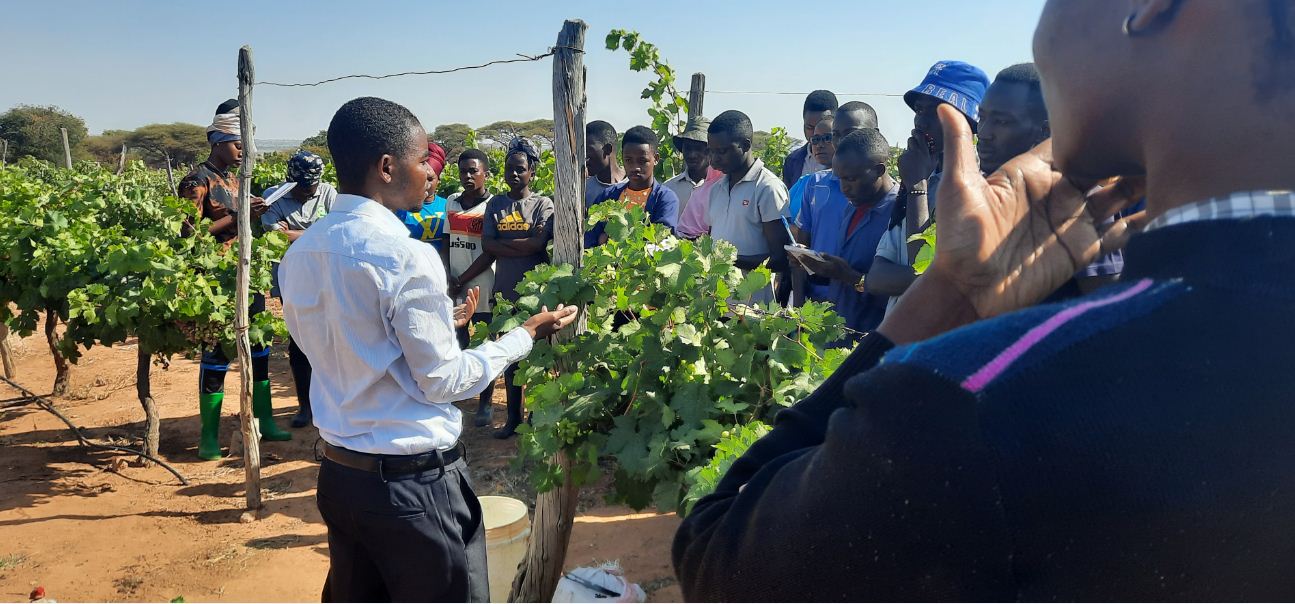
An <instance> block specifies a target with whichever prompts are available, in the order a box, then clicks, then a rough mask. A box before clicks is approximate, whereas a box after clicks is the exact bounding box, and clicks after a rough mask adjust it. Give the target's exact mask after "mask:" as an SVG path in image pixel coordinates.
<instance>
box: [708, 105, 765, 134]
mask: <svg viewBox="0 0 1295 604" xmlns="http://www.w3.org/2000/svg"><path fill="white" fill-rule="evenodd" d="M706 133H707V134H724V135H727V136H729V137H730V138H734V139H737V140H748V141H749V140H751V137H752V135H753V133H752V129H751V118H749V117H747V116H746V114H745V113H742V112H741V111H738V110H736V109H729V110H728V111H725V112H724V113H721V114H719V115H717V116H715V119H713V120H711V122H710V127H709V128H707V129H706Z"/></svg>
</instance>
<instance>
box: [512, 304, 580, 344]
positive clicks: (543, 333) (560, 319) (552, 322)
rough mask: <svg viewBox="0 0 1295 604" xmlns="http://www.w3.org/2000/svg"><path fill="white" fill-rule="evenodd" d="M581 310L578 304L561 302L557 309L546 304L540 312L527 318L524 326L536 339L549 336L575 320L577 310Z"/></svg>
mask: <svg viewBox="0 0 1295 604" xmlns="http://www.w3.org/2000/svg"><path fill="white" fill-rule="evenodd" d="M579 310H580V309H579V308H578V307H576V306H567V305H565V304H559V305H558V307H557V309H556V310H549V307H547V306H545V307H544V308H542V309H540V312H539V313H537V314H535V315H532V316H531V318H529V319H527V320H526V322H525V323H523V324H522V327H524V328H526V331H527V332H528V333H530V334H531V337H532V338H535V339H536V340H538V339H540V338H547V337H549V336H551V335H553V334H555V333H557V332H558V331H560V330H561V329H562V328H563V327H566V326H567V325H570V324H571V323H572V322H574V321H575V320H576V312H577V311H579Z"/></svg>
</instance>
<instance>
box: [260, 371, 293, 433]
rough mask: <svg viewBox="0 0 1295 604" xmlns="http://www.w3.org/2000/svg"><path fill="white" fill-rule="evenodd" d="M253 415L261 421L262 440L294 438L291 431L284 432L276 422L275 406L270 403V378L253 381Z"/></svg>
mask: <svg viewBox="0 0 1295 604" xmlns="http://www.w3.org/2000/svg"><path fill="white" fill-rule="evenodd" d="M252 415H255V416H256V419H257V420H259V421H260V422H261V440H292V433H291V432H284V431H283V430H282V429H280V428H279V426H278V425H276V424H275V423H274V407H273V406H271V405H270V380H265V381H263V382H252Z"/></svg>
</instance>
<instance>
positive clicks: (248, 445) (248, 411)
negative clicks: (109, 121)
mask: <svg viewBox="0 0 1295 604" xmlns="http://www.w3.org/2000/svg"><path fill="white" fill-rule="evenodd" d="M254 75H255V74H254V71H253V69H252V47H250V46H244V47H242V48H240V49H239V50H238V126H239V129H240V130H241V131H242V136H243V167H242V169H241V170H239V172H238V178H239V187H238V204H237V207H238V287H237V288H236V289H235V293H234V299H235V300H236V301H237V302H236V304H237V306H236V307H235V308H236V313H235V314H234V332H235V336H236V338H237V339H236V346H237V348H238V377H239V380H238V383H239V386H240V389H239V397H238V400H239V410H240V415H239V418H240V420H241V422H240V423H241V424H242V429H243V472H244V475H245V481H246V484H247V509H248V510H257V509H260V507H261V445H260V442H261V435H260V430H259V427H258V426H257V425H256V418H255V416H254V415H253V413H252V344H251V342H250V340H249V339H248V335H247V328H248V316H247V304H248V293H249V292H248V289H249V284H248V279H249V275H248V272H249V271H250V270H251V268H252V204H251V200H250V199H249V196H250V194H251V190H252V168H253V167H255V165H256V143H255V141H253V137H252V82H254V81H256V80H255V77H254Z"/></svg>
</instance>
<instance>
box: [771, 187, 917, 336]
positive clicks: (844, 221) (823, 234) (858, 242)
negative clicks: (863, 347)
mask: <svg viewBox="0 0 1295 604" xmlns="http://www.w3.org/2000/svg"><path fill="white" fill-rule="evenodd" d="M898 195H899V185H898V184H896V185H895V186H894V187H892V188H891V189H890V191H889V192H888V193H887V194H886V197H885V198H883V199H882V200H881V201H879V202H877V204H876V205H874V206H873V207H872V209H871V210H868V213H867V214H866V215H865V216H864V217H863V219H862V221H861V222H860V223H859V225H858V227H856V228H855V229H854V232H850V231H849V229H850V219H851V218H852V217H853V216H854V210H855V208H854V205H853V204H851V203H850V200H848V199H846V198H845V194H844V193H842V192H841V180H840V179H838V178H837V177H836V175H835V174H832V172H831V171H830V170H824V171H822V172H817V173H815V174H814V175H812V176H811V180H810V181H809V182H807V183H806V185H805V201H804V203H803V204H802V205H801V211H800V217H799V218H798V220H797V221H796V226H797V227H799V228H800V229H801V230H802V231H805V232H806V233H808V234H809V242H810V245H809V247H810V249H813V250H817V251H820V252H823V253H826V254H831V255H833V256H840V257H841V258H844V259H845V261H846V262H847V263H849V264H850V266H851V267H852V268H854V270H856V271H859V272H861V273H865V274H866V273H867V272H868V271H869V270H871V269H872V259H873V258H874V257H875V256H876V255H877V243H878V242H880V241H881V237H882V236H883V235H885V233H886V227H888V226H889V224H890V214H891V208H892V206H893V205H894V203H895V198H896V197H897V196H898ZM854 286H855V284H854V283H842V282H840V281H836V280H833V281H832V282H831V283H830V284H829V285H827V287H826V288H825V289H824V288H821V287H820V288H818V289H816V290H811V292H810V297H811V298H814V299H818V300H825V301H828V302H832V303H833V304H834V305H835V306H836V312H837V314H839V315H841V317H842V318H844V319H845V325H846V327H849V328H850V329H853V330H856V331H869V330H872V329H876V327H877V326H878V325H880V324H881V319H882V317H884V316H885V314H886V300H887V298H886V297H884V296H876V295H873V294H860V293H859V292H858V291H856V290H855V289H854Z"/></svg>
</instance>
